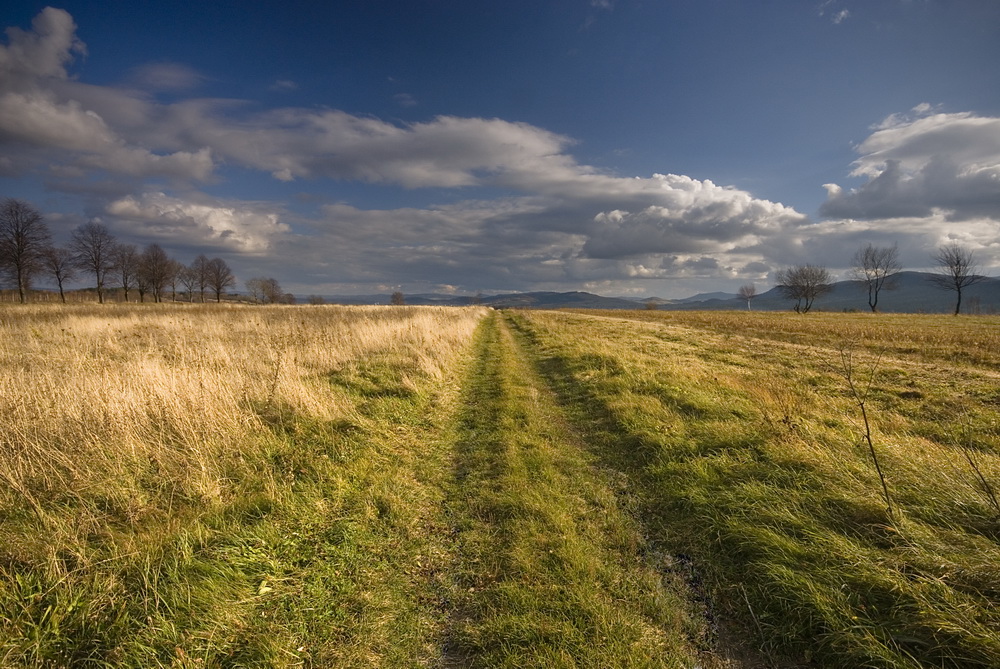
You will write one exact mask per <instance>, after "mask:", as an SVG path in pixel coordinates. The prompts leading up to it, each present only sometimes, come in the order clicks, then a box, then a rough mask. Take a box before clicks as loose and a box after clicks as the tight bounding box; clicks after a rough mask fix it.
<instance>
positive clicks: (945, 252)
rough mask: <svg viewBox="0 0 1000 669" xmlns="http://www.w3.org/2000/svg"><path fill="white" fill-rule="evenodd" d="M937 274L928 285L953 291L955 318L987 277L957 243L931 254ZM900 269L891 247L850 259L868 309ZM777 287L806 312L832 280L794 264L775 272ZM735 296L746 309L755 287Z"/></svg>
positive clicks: (866, 249) (868, 249)
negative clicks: (967, 293) (969, 291)
mask: <svg viewBox="0 0 1000 669" xmlns="http://www.w3.org/2000/svg"><path fill="white" fill-rule="evenodd" d="M931 261H932V262H933V263H934V266H935V267H937V272H935V273H933V274H931V276H930V277H929V280H930V282H931V283H932V284H933V285H934V286H936V287H938V288H941V289H944V290H950V291H954V292H955V312H954V313H955V315H956V316H957V315H958V314H959V313H960V312H961V310H962V291H963V290H964V289H965V288H967V287H969V286H971V285H973V284H976V283H979V282H980V281H983V280H985V279H986V278H987V277H985V276H983V275H982V274H980V273H979V266H978V264H977V263H976V261H975V257H974V255H973V253H972V251H971V250H969V249H967V248H965V247H963V246H960V245H959V244H946V245H944V246H941V247H940V248H938V250H937V251H936V252H935V253H934V254H932V255H931ZM902 270H903V265H902V264H901V263H900V261H899V249H898V248H897V247H896V246H895V245H893V246H875V245H873V244H865V245H864V246H862V247H861V248H860V249H858V251H857V252H856V253H855V254H854V257H853V258H852V259H851V276H852V277H853V278H854V279H855V280H856V281H858V283H859V284H860V286H861V287H862V289H864V290H866V291H867V292H868V307H869V308H870V309H871V310H872V313H874V312H877V311H878V300H879V295H880V293H881V292H882V291H883V290H892V289H894V288H895V287H896V284H895V281H894V278H895V276H896V275H897V274H899V272H901V271H902ZM775 279H776V281H777V286H776V288H777V289H778V291H779V292H780V293H781V295H782V296H783V297H784V298H785V299H789V300H794V301H795V304H794V306H793V307H792V308H793V309H794V310H795V312H796V313H802V314H804V313H807V312H808V311H809V310H810V309H811V308H812V305H813V302H814V301H815V300H816V298H818V297H820V296H822V295H825V294H826V293H829V292H830V291H831V290H833V277H832V276H831V275H830V272H829V271H828V270H827V269H826V267H823V266H820V265H808V264H807V265H794V266H792V267H786V268H784V269H781V270H779V271H778V273H777V274H776V275H775ZM737 295H738V296H739V297H740V298H741V299H743V300H746V303H747V309H748V310H749V309H750V308H751V303H752V301H753V299H754V298H755V297H757V288H756V286H755V285H754V284H752V283H748V284H744V285H743V286H740V289H739V292H738V293H737Z"/></svg>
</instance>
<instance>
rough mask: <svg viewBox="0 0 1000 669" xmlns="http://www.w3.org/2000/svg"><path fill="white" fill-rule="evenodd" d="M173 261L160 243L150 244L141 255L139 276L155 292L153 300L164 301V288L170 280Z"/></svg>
mask: <svg viewBox="0 0 1000 669" xmlns="http://www.w3.org/2000/svg"><path fill="white" fill-rule="evenodd" d="M171 264H172V261H171V259H170V256H168V255H167V252H166V251H164V250H163V248H162V247H160V245H159V244H150V245H149V246H147V247H146V248H145V249H143V251H142V254H140V256H139V276H140V277H141V278H142V280H143V281H144V282H145V284H146V288H147V289H148V290H149V291H150V292H151V293H153V301H154V302H161V301H163V289H164V288H166V287H167V284H168V283H169V282H170V272H171V271H172V270H173V268H172V266H171Z"/></svg>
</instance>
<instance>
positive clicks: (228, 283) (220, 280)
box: [206, 258, 236, 302]
mask: <svg viewBox="0 0 1000 669" xmlns="http://www.w3.org/2000/svg"><path fill="white" fill-rule="evenodd" d="M206 269H207V272H208V286H209V288H211V289H212V292H214V293H215V301H216V302H221V301H222V293H223V292H224V291H225V290H226V289H227V288H232V287H233V286H235V285H236V277H235V276H234V275H233V270H231V269H229V265H227V264H226V261H225V260H223V259H222V258H212V259H211V260H209V261H208V266H207V268H206Z"/></svg>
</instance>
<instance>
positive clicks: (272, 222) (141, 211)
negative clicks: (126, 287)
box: [105, 192, 290, 253]
mask: <svg viewBox="0 0 1000 669" xmlns="http://www.w3.org/2000/svg"><path fill="white" fill-rule="evenodd" d="M105 214H106V215H107V216H108V217H110V218H111V219H112V220H114V221H116V227H117V228H118V229H121V230H124V231H127V232H129V233H130V234H132V235H136V236H139V237H142V238H145V239H150V240H156V241H160V242H163V243H167V244H169V243H171V242H173V243H174V244H178V245H184V246H187V245H192V246H204V247H207V248H219V249H226V250H229V251H238V252H242V253H260V252H263V251H266V250H267V249H268V248H270V246H271V244H272V242H273V241H274V239H275V238H276V237H278V236H280V235H283V234H285V233H287V232H288V231H289V230H290V228H289V226H288V225H287V224H285V223H283V222H281V220H280V218H279V215H278V213H277V212H276V211H274V209H273V207H269V206H267V205H263V204H259V205H255V204H254V203H251V202H226V201H222V200H217V199H213V198H208V197H206V196H196V197H192V198H190V199H181V198H177V197H170V196H168V195H166V194H164V193H160V192H149V193H144V194H142V195H140V196H138V197H135V196H131V195H129V196H126V197H124V198H121V199H119V200H115V201H113V202H111V203H109V204H108V205H107V207H106V210H105Z"/></svg>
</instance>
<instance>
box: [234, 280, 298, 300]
mask: <svg viewBox="0 0 1000 669" xmlns="http://www.w3.org/2000/svg"><path fill="white" fill-rule="evenodd" d="M246 287H247V292H248V293H250V297H251V298H252V299H253V301H254V302H257V303H258V304H280V303H281V302H282V301H284V299H285V293H283V292H281V284H280V283H278V280H277V279H272V278H270V277H263V276H258V277H254V278H252V279H247V282H246ZM294 299H295V298H294V297H293V298H292V300H293V302H294Z"/></svg>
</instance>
